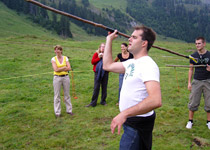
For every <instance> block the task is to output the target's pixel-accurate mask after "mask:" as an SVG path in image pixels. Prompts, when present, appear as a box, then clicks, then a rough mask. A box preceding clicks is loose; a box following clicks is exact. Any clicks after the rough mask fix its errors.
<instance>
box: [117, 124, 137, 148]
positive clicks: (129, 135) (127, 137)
mask: <svg viewBox="0 0 210 150" xmlns="http://www.w3.org/2000/svg"><path fill="white" fill-rule="evenodd" d="M123 129H124V133H123V135H122V137H121V140H120V150H139V134H138V131H137V130H136V129H134V128H132V127H129V126H127V125H125V124H124V125H123Z"/></svg>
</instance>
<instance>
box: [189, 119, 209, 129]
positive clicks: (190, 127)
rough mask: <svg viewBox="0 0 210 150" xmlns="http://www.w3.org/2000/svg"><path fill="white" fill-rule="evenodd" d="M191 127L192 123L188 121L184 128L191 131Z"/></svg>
mask: <svg viewBox="0 0 210 150" xmlns="http://www.w3.org/2000/svg"><path fill="white" fill-rule="evenodd" d="M192 126H193V123H192V122H191V121H188V122H187V125H186V128H187V129H192ZM209 126H210V124H209Z"/></svg>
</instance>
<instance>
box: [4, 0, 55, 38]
mask: <svg viewBox="0 0 210 150" xmlns="http://www.w3.org/2000/svg"><path fill="white" fill-rule="evenodd" d="M0 20H1V21H0V36H1V37H8V36H21V35H38V36H43V35H48V36H55V37H57V35H56V34H52V33H51V32H50V31H47V30H45V29H43V28H41V27H40V26H38V25H37V24H33V23H32V22H31V21H30V20H28V19H27V18H26V16H23V15H18V14H17V13H16V12H15V11H12V10H10V9H8V8H7V7H6V6H5V5H4V4H3V3H2V2H0Z"/></svg>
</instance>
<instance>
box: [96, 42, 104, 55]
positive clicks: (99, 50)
mask: <svg viewBox="0 0 210 150" xmlns="http://www.w3.org/2000/svg"><path fill="white" fill-rule="evenodd" d="M102 44H103V45H105V43H101V44H100V46H99V47H98V50H96V52H97V53H101V45H102Z"/></svg>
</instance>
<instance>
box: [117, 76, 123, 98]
mask: <svg viewBox="0 0 210 150" xmlns="http://www.w3.org/2000/svg"><path fill="white" fill-rule="evenodd" d="M123 78H124V74H122V73H120V74H119V93H118V102H119V101H120V91H121V88H122V84H123Z"/></svg>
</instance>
